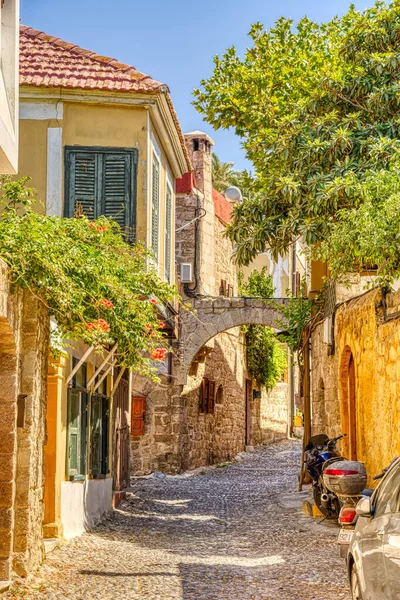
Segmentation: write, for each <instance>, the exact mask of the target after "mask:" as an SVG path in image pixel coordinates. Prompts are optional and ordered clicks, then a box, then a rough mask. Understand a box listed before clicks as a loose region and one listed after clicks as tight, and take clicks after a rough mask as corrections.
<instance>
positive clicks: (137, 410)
mask: <svg viewBox="0 0 400 600" xmlns="http://www.w3.org/2000/svg"><path fill="white" fill-rule="evenodd" d="M145 423H146V397H145V396H132V403H131V436H132V437H135V436H138V435H144V433H145Z"/></svg>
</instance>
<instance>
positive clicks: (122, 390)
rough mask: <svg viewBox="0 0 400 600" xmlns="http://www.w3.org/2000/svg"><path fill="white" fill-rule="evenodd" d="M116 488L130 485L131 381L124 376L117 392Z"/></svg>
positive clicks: (120, 488) (115, 397)
mask: <svg viewBox="0 0 400 600" xmlns="http://www.w3.org/2000/svg"><path fill="white" fill-rule="evenodd" d="M114 399H115V403H116V412H115V436H114V439H115V447H114V452H115V460H114V464H115V473H114V489H116V490H117V491H120V490H123V489H124V488H126V487H128V486H129V381H128V378H127V377H126V378H124V377H122V379H121V381H120V382H119V384H118V388H117V391H116V392H115V396H114Z"/></svg>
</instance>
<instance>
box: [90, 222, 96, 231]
mask: <svg viewBox="0 0 400 600" xmlns="http://www.w3.org/2000/svg"><path fill="white" fill-rule="evenodd" d="M89 227H90V229H96V227H97V225H96V223H95V222H94V221H91V222H90V223H89Z"/></svg>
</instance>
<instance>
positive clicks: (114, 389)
mask: <svg viewBox="0 0 400 600" xmlns="http://www.w3.org/2000/svg"><path fill="white" fill-rule="evenodd" d="M125 371H126V368H125V367H123V368H121V369H120V372H119V373H118V377H117V379H116V380H115V383H114V385H113V389H112V390H111V394H110V395H111V398H112V397H113V396H114V394H115V392H116V391H117V387H118V384H119V382H120V381H121V379H122V375H123V374H124V373H125Z"/></svg>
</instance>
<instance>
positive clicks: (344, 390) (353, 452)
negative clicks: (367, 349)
mask: <svg viewBox="0 0 400 600" xmlns="http://www.w3.org/2000/svg"><path fill="white" fill-rule="evenodd" d="M340 394H341V396H340V399H341V403H340V404H341V419H342V433H345V434H346V438H345V439H344V440H343V443H342V445H343V454H344V455H345V456H347V457H348V458H349V459H350V460H357V400H356V372H355V364H354V356H353V353H352V351H351V348H350V346H345V348H344V350H343V353H342V357H341V362H340Z"/></svg>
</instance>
